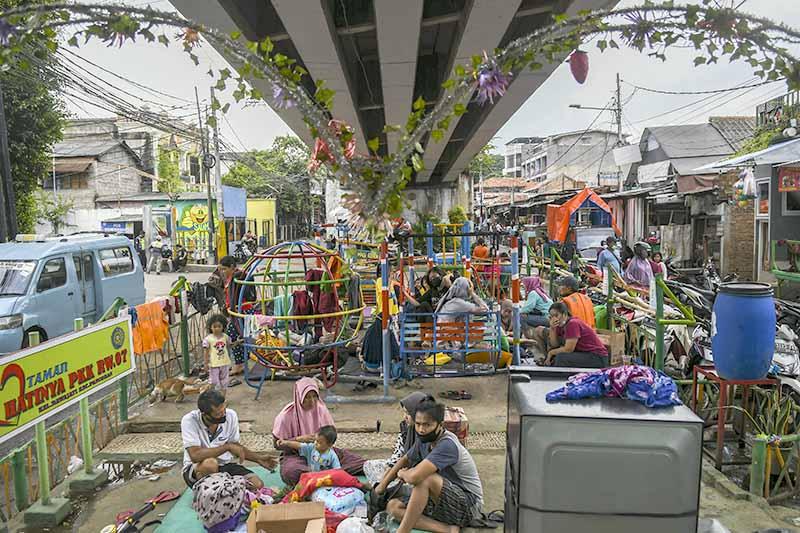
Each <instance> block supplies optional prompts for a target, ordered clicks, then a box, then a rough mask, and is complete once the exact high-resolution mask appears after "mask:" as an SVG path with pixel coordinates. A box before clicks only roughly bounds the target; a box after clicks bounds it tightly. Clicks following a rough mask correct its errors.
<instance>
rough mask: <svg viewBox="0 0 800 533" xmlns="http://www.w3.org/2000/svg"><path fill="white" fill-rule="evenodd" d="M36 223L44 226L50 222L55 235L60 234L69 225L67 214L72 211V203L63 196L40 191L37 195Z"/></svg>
mask: <svg viewBox="0 0 800 533" xmlns="http://www.w3.org/2000/svg"><path fill="white" fill-rule="evenodd" d="M35 196H36V210H35V216H36V221H37V222H39V223H41V224H43V223H45V222H49V223H50V225H51V226H52V227H53V233H56V234H57V233H58V230H60V229H61V227H62V226H65V225H66V224H67V214H68V213H69V212H70V211H71V210H72V206H73V204H72V201H71V200H68V199H66V198H64V197H63V196H61V195H60V194H59V195H55V197H54V195H53V194H52V193H50V192H47V191H43V190H41V189H40V190H39V191H37V193H36V195H35Z"/></svg>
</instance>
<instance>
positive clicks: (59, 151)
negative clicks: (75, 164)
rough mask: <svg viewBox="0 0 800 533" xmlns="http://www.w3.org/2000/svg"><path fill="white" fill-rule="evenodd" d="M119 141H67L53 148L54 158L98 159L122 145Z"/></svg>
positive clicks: (82, 139) (78, 139)
mask: <svg viewBox="0 0 800 533" xmlns="http://www.w3.org/2000/svg"><path fill="white" fill-rule="evenodd" d="M124 144H125V143H123V142H122V141H120V140H116V139H111V140H103V141H97V140H89V139H85V138H77V139H68V140H66V141H61V142H60V143H57V144H56V145H55V146H53V156H54V157H57V158H58V157H98V156H101V155H103V154H105V153H106V152H108V151H110V150H113V149H114V148H116V147H118V146H120V145H124Z"/></svg>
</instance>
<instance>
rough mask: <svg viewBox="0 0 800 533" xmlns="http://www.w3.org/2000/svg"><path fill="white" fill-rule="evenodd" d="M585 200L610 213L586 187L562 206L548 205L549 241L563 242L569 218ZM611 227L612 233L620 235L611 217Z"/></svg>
mask: <svg viewBox="0 0 800 533" xmlns="http://www.w3.org/2000/svg"><path fill="white" fill-rule="evenodd" d="M586 200H591V201H592V202H594V204H595V205H597V207H599V208H600V209H602V210H603V211H605V212H606V213H611V208H610V207H608V204H607V203H605V201H603V199H602V198H600V196H598V195H597V193H596V192H594V191H593V190H592V189H590V188H588V187H587V188H585V189H583V190H582V191H581V192H579V193H578V194H576V195H575V196H573V197H572V198H570V199H569V200H567V201H566V202H565V203H564V204H562V205H553V204H551V205H548V206H547V236H548V237H549V238H550V240H551V241H558V242H564V240H565V239H566V238H567V233H568V232H569V218H570V217H571V216H572V213H574V212H575V211H577V210H578V208H579V207H580V206H581V205H582V204H583V202H585V201H586ZM611 227H612V228H614V232H615V233H616V234H617V235H622V230H620V229H619V227H618V226H617V222H616V221H615V220H614V217H613V216H612V217H611Z"/></svg>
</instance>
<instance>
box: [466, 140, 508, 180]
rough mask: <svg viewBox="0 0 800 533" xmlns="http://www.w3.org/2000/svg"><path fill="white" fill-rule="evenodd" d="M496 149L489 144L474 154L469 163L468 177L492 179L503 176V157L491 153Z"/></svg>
mask: <svg viewBox="0 0 800 533" xmlns="http://www.w3.org/2000/svg"><path fill="white" fill-rule="evenodd" d="M495 150H497V148H496V147H495V146H494V145H493V144H492V143H489V144H487V145H486V146H484V147H483V148H481V151H480V152H478V153H477V154H475V157H473V158H472V161H470V162H469V167H468V169H469V175H470V176H472V177H473V178H477V177H478V176H483V177H486V178H488V177H492V176H501V175H502V174H503V166H504V165H503V156H502V155H500V154H495V153H493V152H494V151H495Z"/></svg>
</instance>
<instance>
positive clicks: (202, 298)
mask: <svg viewBox="0 0 800 533" xmlns="http://www.w3.org/2000/svg"><path fill="white" fill-rule="evenodd" d="M215 300H216V294H215V291H214V289H213V288H211V287H209V286H208V284H207V283H200V282H199V281H195V282H194V283H192V288H191V289H190V290H189V303H190V304H192V307H194V308H195V309H197V312H198V313H200V314H201V315H205V314H208V312H209V311H211V308H212V307H213V306H214V302H215Z"/></svg>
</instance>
